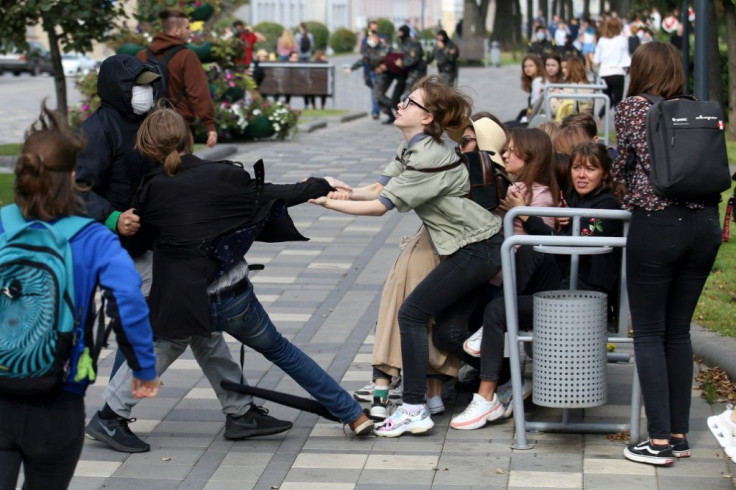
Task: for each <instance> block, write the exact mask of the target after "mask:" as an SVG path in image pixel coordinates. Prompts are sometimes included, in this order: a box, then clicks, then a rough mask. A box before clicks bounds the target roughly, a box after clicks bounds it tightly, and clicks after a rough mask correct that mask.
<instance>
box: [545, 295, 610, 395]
mask: <svg viewBox="0 0 736 490" xmlns="http://www.w3.org/2000/svg"><path fill="white" fill-rule="evenodd" d="M606 304H607V299H606V294H605V293H599V292H595V291H577V290H564V291H544V292H540V293H536V294H535V295H534V342H533V348H532V352H533V359H534V362H533V365H534V368H533V374H534V394H533V398H532V399H533V401H534V404H536V405H540V406H544V407H556V408H586V407H597V406H599V405H604V404H605V403H606V401H607V400H608V383H607V377H606V374H607V373H606V371H607V367H608V363H607V359H606V342H607V335H608V332H607V314H606Z"/></svg>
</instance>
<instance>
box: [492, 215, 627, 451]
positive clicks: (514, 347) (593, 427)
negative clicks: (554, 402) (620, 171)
mask: <svg viewBox="0 0 736 490" xmlns="http://www.w3.org/2000/svg"><path fill="white" fill-rule="evenodd" d="M518 216H551V217H568V218H571V220H572V235H571V236H548V235H514V234H513V233H514V231H513V229H514V219H515V218H517V217H518ZM583 217H585V218H602V219H613V220H621V221H624V233H623V236H621V237H596V236H592V237H587V236H580V220H581V218H583ZM630 218H631V214H630V213H629V212H628V211H623V210H611V209H585V208H547V207H526V206H523V207H515V208H513V209H511V210H510V211H509V212H508V213H507V214H506V216H505V217H504V233H505V236H506V237H507V238H506V239H505V240H504V242H503V245H502V246H501V265H502V267H503V293H504V305H505V308H506V326H507V337H506V339H507V350H508V354H509V360H510V364H511V382H512V389H513V404H514V423H515V427H516V442H515V443H514V444H512V446H511V447H512V448H514V449H531V446H530V445H529V444H528V443H527V439H526V431H527V429H532V430H539V431H558V432H622V431H625V430H629V431H630V433H631V440H632V442H637V441H638V437H639V424H640V420H639V419H640V412H641V390H640V387H639V378H638V377H637V375H636V365H634V366H633V370H634V373H633V382H632V389H631V417H630V422H629V424H614V423H604V422H600V423H594V422H587V423H586V422H577V423H573V422H570V420H569V412H568V409H563V414H562V421H561V422H527V421H526V415H525V412H524V399H523V380H522V372H521V359H520V354H519V343H520V342H531V341H532V340H533V335H532V333H531V332H529V333H525V334H524V335H520V334H519V316H518V305H517V298H516V294H517V293H516V266H515V261H514V249H515V246H517V245H542V246H553V247H565V248H569V249H570V250H569V252H568V253H569V254H570V255H571V257H570V278H571V286H573V285H574V284H575V282H574V281H575V280H576V278H577V273H578V270H579V260H580V257H579V255H580V253H577V252H582V253H584V251H583V250H575V248H577V249H583V248H585V249H589V248H591V247H616V248H621V249H622V250H623V253H622V257H621V278H620V286H619V305H618V313H619V314H618V332H617V336H615V337H609V338H608V342H611V343H632V342H633V340H632V339H630V338H629V337H628V315H627V312H628V297H627V294H626V274H625V272H626V265H625V264H626V253H625V247H626V234H627V232H628V221H629V220H630ZM538 250H539V249H538Z"/></svg>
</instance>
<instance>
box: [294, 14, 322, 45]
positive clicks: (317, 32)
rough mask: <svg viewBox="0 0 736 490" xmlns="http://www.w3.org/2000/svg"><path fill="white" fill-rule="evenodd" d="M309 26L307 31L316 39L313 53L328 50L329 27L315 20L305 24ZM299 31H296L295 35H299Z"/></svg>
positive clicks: (297, 29)
mask: <svg viewBox="0 0 736 490" xmlns="http://www.w3.org/2000/svg"><path fill="white" fill-rule="evenodd" d="M305 24H306V25H307V30H308V31H309V32H310V33H311V34H312V37H313V38H314V46H312V53H314V52H315V51H317V50H318V49H321V50H322V51H324V50H326V49H327V42H328V40H329V39H330V31H329V30H328V29H327V26H326V25H324V24H323V23H321V22H317V21H314V20H308V21H307V22H305ZM298 31H299V27H297V28H296V29H294V33H297V32H298Z"/></svg>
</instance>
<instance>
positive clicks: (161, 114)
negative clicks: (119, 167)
mask: <svg viewBox="0 0 736 490" xmlns="http://www.w3.org/2000/svg"><path fill="white" fill-rule="evenodd" d="M192 146H193V143H192V133H191V132H190V131H189V127H188V126H187V123H186V122H185V121H184V118H183V117H181V115H179V113H177V112H176V111H174V110H173V109H167V108H159V109H155V110H154V111H153V112H151V113H150V114H149V115H148V116H147V117H146V118H145V119H144V120H143V123H142V124H141V127H140V128H139V129H138V134H136V137H135V148H136V149H137V150H138V151H140V152H141V154H142V155H143V156H145V157H146V158H148V159H149V160H151V161H153V162H156V163H160V164H162V165H163V166H164V169H165V170H166V174H167V175H174V174H175V173H176V172H177V171H178V170H179V167H180V166H181V156H180V153H185V154H188V153H191V152H192Z"/></svg>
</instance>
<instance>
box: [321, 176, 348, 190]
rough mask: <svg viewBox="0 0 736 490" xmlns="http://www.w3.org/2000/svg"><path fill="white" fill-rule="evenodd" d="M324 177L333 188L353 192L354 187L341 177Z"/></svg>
mask: <svg viewBox="0 0 736 490" xmlns="http://www.w3.org/2000/svg"><path fill="white" fill-rule="evenodd" d="M324 179H325V180H326V181H327V183H328V184H330V186H331V187H332V188H333V189H337V190H343V191H346V192H351V191H352V190H353V188H352V187H350V186H349V185H348V184H346V183H345V182H343V181H342V180H340V179H336V178H334V177H324Z"/></svg>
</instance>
